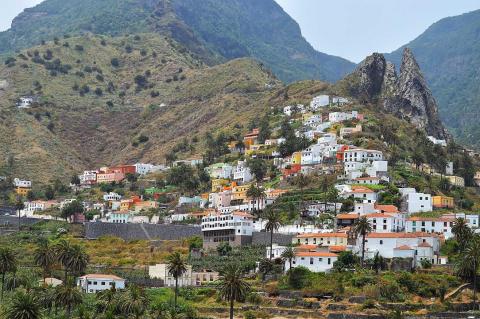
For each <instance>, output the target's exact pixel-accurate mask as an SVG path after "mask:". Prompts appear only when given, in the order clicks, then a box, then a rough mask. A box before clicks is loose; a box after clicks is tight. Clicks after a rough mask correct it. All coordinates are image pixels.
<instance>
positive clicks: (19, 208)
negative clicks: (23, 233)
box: [15, 196, 25, 230]
mask: <svg viewBox="0 0 480 319" xmlns="http://www.w3.org/2000/svg"><path fill="white" fill-rule="evenodd" d="M24 208H25V204H24V203H23V200H22V197H20V196H19V197H17V201H16V202H15V209H16V210H17V213H18V230H20V218H21V212H22V210H23V209H24Z"/></svg>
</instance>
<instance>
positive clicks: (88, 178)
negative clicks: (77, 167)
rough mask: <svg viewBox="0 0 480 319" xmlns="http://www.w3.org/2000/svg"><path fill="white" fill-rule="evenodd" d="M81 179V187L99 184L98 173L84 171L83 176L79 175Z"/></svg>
mask: <svg viewBox="0 0 480 319" xmlns="http://www.w3.org/2000/svg"><path fill="white" fill-rule="evenodd" d="M78 178H79V179H80V185H84V186H86V185H92V184H95V183H96V182H97V171H84V172H83V173H82V174H80V175H78Z"/></svg>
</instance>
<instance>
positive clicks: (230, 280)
mask: <svg viewBox="0 0 480 319" xmlns="http://www.w3.org/2000/svg"><path fill="white" fill-rule="evenodd" d="M219 290H220V297H221V298H222V299H224V300H228V301H230V319H233V305H234V303H235V301H242V300H244V299H245V297H246V295H247V293H248V291H249V290H250V285H249V284H248V283H247V282H246V281H245V280H244V279H243V269H242V268H241V266H240V265H239V264H238V263H232V264H228V265H227V266H225V268H224V269H223V270H222V272H221V278H220V284H219Z"/></svg>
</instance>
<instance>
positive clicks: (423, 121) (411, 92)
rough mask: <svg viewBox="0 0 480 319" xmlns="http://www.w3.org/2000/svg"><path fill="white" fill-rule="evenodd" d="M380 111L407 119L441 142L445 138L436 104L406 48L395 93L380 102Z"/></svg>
mask: <svg viewBox="0 0 480 319" xmlns="http://www.w3.org/2000/svg"><path fill="white" fill-rule="evenodd" d="M384 107H385V108H386V109H387V110H388V111H391V112H393V113H395V114H397V115H398V116H400V117H402V118H407V119H409V120H410V122H411V123H412V124H414V125H415V126H416V127H418V128H419V129H422V130H424V131H425V132H426V133H427V134H428V135H432V136H435V137H436V138H442V139H446V138H448V137H449V135H448V133H447V131H446V130H445V128H444V127H443V124H442V122H441V121H440V117H439V116H438V107H437V102H436V101H435V98H434V97H433V94H432V92H431V91H430V89H429V88H428V85H427V82H426V81H425V78H424V77H423V74H422V72H421V71H420V67H419V66H418V63H417V61H416V60H415V57H414V55H413V53H412V51H411V50H410V49H408V48H406V49H405V50H404V52H403V58H402V65H401V67H400V76H399V78H398V80H397V84H396V89H395V93H394V94H393V96H392V97H390V98H387V99H386V100H385V101H384Z"/></svg>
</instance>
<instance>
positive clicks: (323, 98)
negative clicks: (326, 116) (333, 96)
mask: <svg viewBox="0 0 480 319" xmlns="http://www.w3.org/2000/svg"><path fill="white" fill-rule="evenodd" d="M328 105H330V97H329V96H328V95H319V96H316V97H314V98H313V99H312V101H311V102H310V109H312V110H313V111H316V110H317V109H319V108H322V107H325V106H328Z"/></svg>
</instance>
